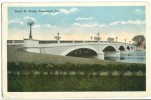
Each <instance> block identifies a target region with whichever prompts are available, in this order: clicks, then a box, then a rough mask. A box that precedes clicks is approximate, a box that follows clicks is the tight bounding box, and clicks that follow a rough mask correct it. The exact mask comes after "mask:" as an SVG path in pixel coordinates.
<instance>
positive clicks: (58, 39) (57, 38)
mask: <svg viewBox="0 0 151 100" xmlns="http://www.w3.org/2000/svg"><path fill="white" fill-rule="evenodd" d="M59 35H60V33H59V32H58V33H57V36H55V37H54V38H55V39H56V40H57V41H58V43H60V39H61V37H60V36H59Z"/></svg>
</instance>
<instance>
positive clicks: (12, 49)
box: [7, 45, 120, 65]
mask: <svg viewBox="0 0 151 100" xmlns="http://www.w3.org/2000/svg"><path fill="white" fill-rule="evenodd" d="M7 48H8V49H7V53H8V54H7V56H8V57H7V58H8V62H33V63H36V64H38V63H66V62H70V63H80V64H82V63H87V64H105V65H106V64H120V63H119V62H113V61H107V60H98V59H92V58H79V57H69V56H58V55H50V54H39V53H30V52H26V51H24V50H23V47H22V46H10V45H8V46H7Z"/></svg>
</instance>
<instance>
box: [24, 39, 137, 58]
mask: <svg viewBox="0 0 151 100" xmlns="http://www.w3.org/2000/svg"><path fill="white" fill-rule="evenodd" d="M23 49H24V50H25V51H27V52H35V53H42V54H53V55H62V56H66V55H67V54H69V53H70V52H72V51H74V50H78V49H85V50H86V49H88V50H91V51H93V52H95V53H96V54H97V57H98V59H104V57H120V56H121V52H122V51H128V50H131V51H132V50H136V47H135V46H133V45H132V44H128V43H121V42H118V43H116V42H113V43H109V42H107V41H100V42H98V41H40V40H33V39H24V44H23Z"/></svg>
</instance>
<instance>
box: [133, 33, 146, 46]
mask: <svg viewBox="0 0 151 100" xmlns="http://www.w3.org/2000/svg"><path fill="white" fill-rule="evenodd" d="M132 40H133V41H134V45H136V46H138V47H140V46H141V44H142V43H143V42H144V41H145V40H146V39H145V37H144V35H137V36H134V37H133V39H132Z"/></svg>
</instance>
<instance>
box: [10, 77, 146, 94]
mask: <svg viewBox="0 0 151 100" xmlns="http://www.w3.org/2000/svg"><path fill="white" fill-rule="evenodd" d="M145 84H146V83H145V76H140V77H134V76H131V77H126V76H124V77H120V76H113V77H109V76H86V75H85V76H80V75H73V76H63V75H9V76H8V91H9V92H40V91H41V92H50V91H58V92H59V91H145V88H146V87H145Z"/></svg>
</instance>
